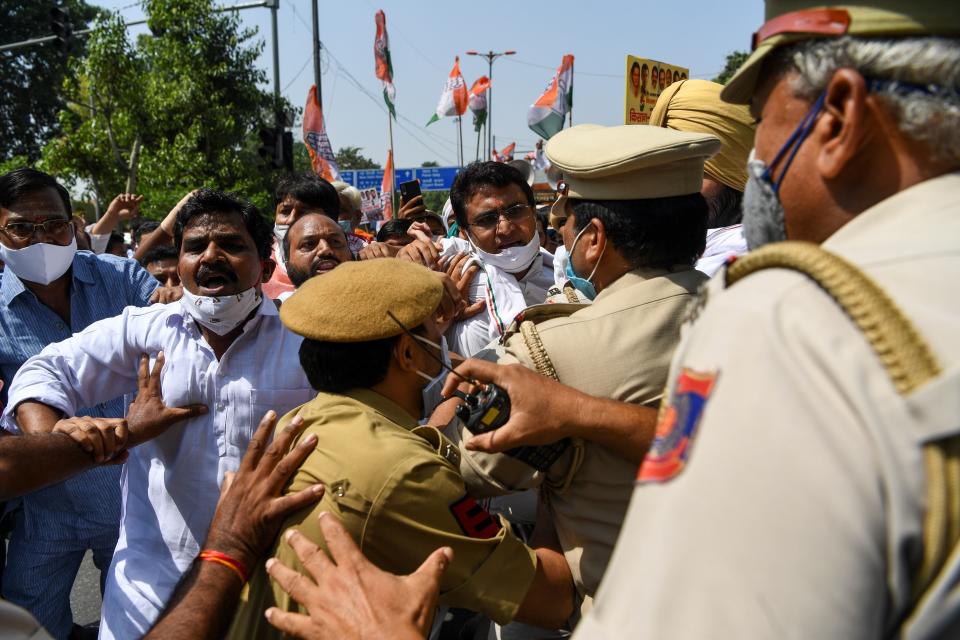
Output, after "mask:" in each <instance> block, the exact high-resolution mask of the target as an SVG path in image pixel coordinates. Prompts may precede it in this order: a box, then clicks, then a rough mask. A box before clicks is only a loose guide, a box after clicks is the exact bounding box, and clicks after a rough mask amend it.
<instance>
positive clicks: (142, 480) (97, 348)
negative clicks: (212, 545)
mask: <svg viewBox="0 0 960 640" xmlns="http://www.w3.org/2000/svg"><path fill="white" fill-rule="evenodd" d="M301 342H302V338H300V337H299V336H296V335H294V334H293V333H290V332H289V331H287V330H286V329H285V328H284V327H283V325H282V324H281V323H280V318H279V316H278V314H277V309H276V307H275V305H274V304H273V302H272V301H271V300H265V301H264V303H263V304H261V305H260V308H259V310H258V312H257V315H256V316H254V318H253V319H252V320H250V321H249V322H248V323H247V324H246V326H245V327H244V331H243V334H241V335H240V337H238V338H237V339H236V340H235V341H234V343H233V344H232V345H230V348H229V349H227V351H226V353H225V354H224V355H223V358H222V359H221V360H220V361H217V358H216V356H215V355H214V353H213V350H212V349H211V348H210V346H209V345H208V344H207V343H206V341H205V340H203V338H202V336H201V334H200V331H199V330H198V328H197V325H196V324H195V323H194V321H193V320H192V319H191V318H189V316H185V315H184V314H183V312H182V308H181V306H180V303H179V302H175V303H171V304H166V305H153V306H151V307H147V308H136V307H127V308H126V309H124V311H123V313H122V314H121V315H119V316H117V317H115V318H109V319H106V320H101V321H100V322H96V323H94V324H92V325H90V326H89V327H88V328H87V329H86V330H85V331H83V332H81V333H78V334H76V335H74V336H73V337H72V338H70V339H68V340H64V341H63V342H59V343H54V344H51V345H49V346H48V347H46V348H45V349H44V350H43V351H42V352H40V354H38V355H37V356H34V357H33V358H31V359H29V360H28V361H27V362H26V363H25V364H24V365H23V367H22V368H21V369H20V371H19V373H18V375H17V377H16V378H15V379H14V381H13V385H12V386H11V389H10V401H9V404H8V405H7V406H8V409H7V411H6V412H5V415H4V420H5V423H6V424H8V425H9V424H10V423H11V422H12V416H11V415H10V412H11V410H10V408H11V407H16V405H17V404H18V403H19V402H22V401H23V400H27V399H35V400H39V401H41V402H44V403H46V404H49V405H51V406H54V407H57V408H58V409H61V410H62V411H64V412H65V413H66V414H67V415H73V414H74V411H75V410H76V409H77V408H78V407H87V406H94V405H95V404H96V403H98V402H101V401H103V400H107V399H110V398H115V397H117V396H118V395H121V394H123V393H133V392H135V390H136V383H137V369H138V365H139V358H140V354H142V353H146V354H148V355H150V356H151V367H152V364H153V362H152V359H153V357H154V356H155V355H156V353H157V352H158V351H160V350H163V352H164V355H165V356H166V364H165V366H164V369H163V373H162V374H161V389H162V393H163V400H164V402H165V403H166V404H167V405H168V406H181V405H186V404H195V403H202V404H206V405H207V407H208V408H209V410H210V411H209V413H207V414H206V415H204V416H200V417H197V418H193V419H191V420H189V421H186V422H183V423H179V424H176V425H174V426H172V427H170V428H169V429H168V430H167V431H166V432H165V433H163V434H162V435H160V436H159V437H157V438H155V439H154V440H151V441H149V442H146V443H144V444H142V445H140V446H139V447H136V448H135V449H133V450H131V451H130V458H129V460H128V461H127V463H126V464H125V465H124V468H123V472H122V475H121V492H122V501H123V513H122V516H121V523H120V538H119V541H118V543H117V549H116V551H115V553H114V556H113V562H112V563H111V566H110V572H109V575H108V577H107V583H106V590H105V593H104V598H103V619H102V621H101V623H100V637H101V638H124V639H126V638H135V637H140V636H142V635H143V634H144V633H146V631H147V630H148V629H149V628H150V626H151V625H152V624H153V622H154V621H155V620H156V618H157V617H158V616H159V614H160V613H161V611H162V610H163V608H164V606H165V605H166V603H167V601H168V600H169V598H170V595H171V594H172V592H173V589H174V587H175V586H176V584H177V582H178V581H179V579H180V577H181V575H182V574H183V573H184V572H185V571H186V570H187V569H188V568H189V566H190V564H191V562H192V561H193V559H194V558H195V557H196V555H197V553H198V552H199V551H200V545H201V544H202V543H203V542H204V540H205V538H206V536H207V530H208V528H209V526H210V522H211V520H212V519H213V512H214V509H215V507H216V504H217V499H218V498H219V495H220V483H221V482H222V480H223V475H224V472H226V471H235V470H236V469H237V468H238V466H239V463H240V459H241V458H242V456H243V454H244V452H245V451H246V448H247V444H248V442H249V441H250V437H251V436H252V435H253V432H254V430H255V429H256V427H257V424H258V423H259V421H260V418H261V417H262V416H263V414H264V413H266V412H267V410H269V409H273V410H275V411H276V412H277V415H283V414H284V413H286V412H288V411H290V410H291V409H293V408H294V407H297V406H299V405H300V404H303V403H304V402H306V401H308V400H310V399H311V398H312V397H313V396H314V395H315V393H314V391H313V390H312V389H311V388H310V385H309V383H308V382H307V379H306V376H305V374H304V373H303V370H302V369H301V368H300V364H299V356H298V351H299V348H300V343H301Z"/></svg>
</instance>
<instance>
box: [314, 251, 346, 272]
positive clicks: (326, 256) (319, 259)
mask: <svg viewBox="0 0 960 640" xmlns="http://www.w3.org/2000/svg"><path fill="white" fill-rule="evenodd" d="M325 260H332V261H333V262H336V263H337V264H340V258H338V257H337V256H335V255H333V254H332V253H323V254H320V255H317V256H316V257H314V259H313V261H312V262H311V263H310V269H311V270H316V269H317V268H318V267H319V266H320V263H321V262H323V261H325Z"/></svg>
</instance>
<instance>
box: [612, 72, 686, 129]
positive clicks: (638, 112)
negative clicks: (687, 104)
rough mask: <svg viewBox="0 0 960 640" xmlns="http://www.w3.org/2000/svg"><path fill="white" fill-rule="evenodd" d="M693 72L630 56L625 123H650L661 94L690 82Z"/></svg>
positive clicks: (627, 73)
mask: <svg viewBox="0 0 960 640" xmlns="http://www.w3.org/2000/svg"><path fill="white" fill-rule="evenodd" d="M689 77H690V70H689V69H687V68H686V67H680V66H677V65H675V64H669V63H667V62H660V61H658V60H650V59H649V58H638V57H636V56H629V55H628V56H627V70H626V83H625V84H626V89H625V98H624V101H623V102H624V114H623V122H624V124H647V123H649V122H650V112H651V111H653V106H654V105H655V104H657V98H659V97H660V92H661V91H663V90H664V89H666V88H667V87H669V86H670V85H671V84H673V83H674V82H679V81H681V80H686V79H687V78H689Z"/></svg>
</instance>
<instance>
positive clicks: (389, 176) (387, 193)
mask: <svg viewBox="0 0 960 640" xmlns="http://www.w3.org/2000/svg"><path fill="white" fill-rule="evenodd" d="M393 182H394V178H393V151H392V150H391V151H387V167H386V169H384V170H383V182H382V183H381V185H380V203H381V204H382V205H383V219H384V220H392V219H393Z"/></svg>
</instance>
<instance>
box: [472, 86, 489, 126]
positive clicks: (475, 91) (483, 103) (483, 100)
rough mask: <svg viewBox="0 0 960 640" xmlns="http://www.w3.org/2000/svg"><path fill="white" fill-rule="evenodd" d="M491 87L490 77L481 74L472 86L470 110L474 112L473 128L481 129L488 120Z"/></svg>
mask: <svg viewBox="0 0 960 640" xmlns="http://www.w3.org/2000/svg"><path fill="white" fill-rule="evenodd" d="M489 88H490V78H488V77H487V76H480V77H479V78H477V81H476V82H474V83H473V86H472V87H470V111H472V112H473V130H474V131H480V128H481V127H483V123H485V122H486V121H487V89H489Z"/></svg>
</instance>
